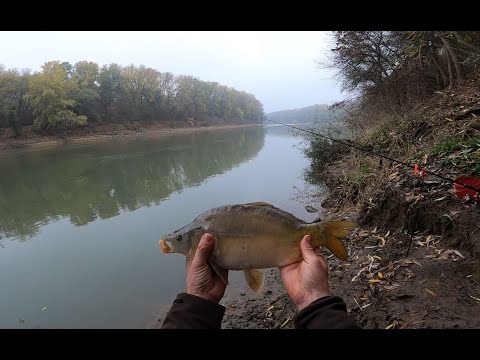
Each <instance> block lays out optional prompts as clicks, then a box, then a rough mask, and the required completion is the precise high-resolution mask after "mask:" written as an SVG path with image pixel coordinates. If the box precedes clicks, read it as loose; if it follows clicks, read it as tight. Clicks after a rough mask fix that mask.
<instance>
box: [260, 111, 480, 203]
mask: <svg viewBox="0 0 480 360" xmlns="http://www.w3.org/2000/svg"><path fill="white" fill-rule="evenodd" d="M267 121H270V122H273V123H275V124H279V125H283V126H288V127H290V128H292V129H295V130H299V131H303V132H306V133H308V134H312V135H315V136H320V137H323V138H325V139H329V140H331V141H335V142H337V143H340V144H343V145H346V146H350V147H353V148H355V149H357V150H360V151H363V152H365V153H367V154H371V155H374V156H378V157H381V158H383V159H386V160H388V161H391V162H394V163H397V164H401V165H404V166H407V167H409V168H414V166H412V165H410V164H409V163H406V162H404V161H401V160H397V159H394V158H391V157H389V156H385V155H382V154H379V153H378V152H376V151H373V150H368V149H365V148H362V147H361V146H358V145H355V144H350V143H348V142H346V141H342V140H339V139H334V138H332V137H330V136H327V135H322V134H319V133H316V132H314V131H311V130H309V129H301V128H299V127H296V126H293V125H288V124H284V123H281V122H278V121H275V120H270V119H267ZM423 171H425V173H428V174H431V175H433V176H436V177H438V178H440V179H442V180H446V181H449V182H451V183H454V184H459V185H462V186H463V187H465V188H467V189H470V190H474V191H476V192H477V193H478V194H480V188H478V187H476V186H473V185H468V184H464V183H462V182H460V181H457V180H454V179H451V178H449V177H446V176H443V175H440V174H437V173H434V172H431V171H429V170H426V169H425V168H424V169H423Z"/></svg>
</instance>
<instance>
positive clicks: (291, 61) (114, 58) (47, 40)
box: [0, 31, 346, 112]
mask: <svg viewBox="0 0 480 360" xmlns="http://www.w3.org/2000/svg"><path fill="white" fill-rule="evenodd" d="M329 36H330V35H329V33H327V32H320V31H298V32H284V31H277V32H272V31H268V32H267V31H265V32H262V31H260V32H256V31H250V32H244V31H238V32H228V31H225V32H222V31H211V32H203V31H196V32H191V31H183V32H167V31H158V32H155V31H153V32H141V31H138V32H120V31H119V32H101V31H100V32H96V31H95V32H94V31H81V32H40V31H38V32H30V31H24V32H10V31H1V32H0V44H1V48H0V64H3V65H5V66H6V67H7V68H18V69H23V68H29V69H32V70H34V71H38V70H40V66H41V65H42V64H43V63H44V62H46V61H51V60H60V61H69V62H70V63H72V64H74V63H75V62H77V61H80V60H88V61H94V62H97V63H99V64H100V65H103V64H109V63H113V62H115V63H118V64H122V65H128V64H131V63H133V64H135V65H141V64H144V65H146V66H149V67H152V68H154V69H157V70H159V71H161V72H167V71H169V72H172V73H174V74H175V75H193V76H196V77H198V78H200V79H201V80H206V81H217V82H219V83H221V84H224V85H228V86H232V87H234V88H236V89H238V90H243V91H246V92H249V93H252V94H254V95H255V96H256V97H257V99H259V100H260V101H261V102H262V103H263V105H264V110H265V112H271V111H277V110H284V109H291V108H300V107H304V106H309V105H313V104H328V103H332V102H334V101H338V100H341V99H343V98H344V97H345V96H346V95H345V94H342V93H341V92H340V90H339V86H338V84H337V83H336V81H335V80H334V79H333V72H332V71H327V70H323V69H318V68H317V66H316V65H315V60H316V59H318V58H319V57H324V56H325V54H326V53H328V52H329V49H330V47H331V40H330V37H329Z"/></svg>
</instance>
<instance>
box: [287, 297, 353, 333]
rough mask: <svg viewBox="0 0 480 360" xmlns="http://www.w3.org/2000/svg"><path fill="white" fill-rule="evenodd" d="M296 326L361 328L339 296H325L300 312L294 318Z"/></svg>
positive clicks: (309, 327) (305, 327) (308, 327)
mask: <svg viewBox="0 0 480 360" xmlns="http://www.w3.org/2000/svg"><path fill="white" fill-rule="evenodd" d="M293 323H294V325H295V327H296V328H304V329H360V326H358V324H356V323H355V321H353V319H352V318H351V317H350V315H348V313H347V305H346V304H345V302H344V301H343V300H342V299H341V298H340V297H338V296H324V297H322V298H320V299H318V300H315V301H314V302H312V303H311V304H310V305H308V306H306V307H305V308H303V309H302V310H300V311H299V312H298V314H297V315H295V316H294V318H293Z"/></svg>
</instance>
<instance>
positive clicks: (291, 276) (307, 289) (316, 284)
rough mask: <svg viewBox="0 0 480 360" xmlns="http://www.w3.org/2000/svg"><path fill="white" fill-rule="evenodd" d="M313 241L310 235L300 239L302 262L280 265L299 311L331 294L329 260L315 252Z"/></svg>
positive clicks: (287, 288) (284, 281) (286, 286)
mask: <svg viewBox="0 0 480 360" xmlns="http://www.w3.org/2000/svg"><path fill="white" fill-rule="evenodd" d="M311 241H312V240H311V237H310V235H305V236H304V237H303V238H302V240H301V241H300V250H301V251H302V257H303V260H302V261H301V262H297V263H294V264H290V265H287V266H283V267H280V275H281V277H282V281H283V284H284V286H285V289H286V290H287V292H288V295H290V298H291V299H292V301H293V303H294V304H295V305H296V306H297V308H298V310H299V311H300V310H302V309H303V308H304V307H306V306H308V305H310V304H311V303H312V302H314V301H315V300H317V299H320V298H322V297H324V296H330V295H331V293H330V286H329V284H328V265H327V262H326V261H325V259H324V258H323V256H322V255H320V254H318V253H316V252H315V250H314V249H313V247H312V243H311Z"/></svg>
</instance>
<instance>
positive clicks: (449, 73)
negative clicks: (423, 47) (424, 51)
mask: <svg viewBox="0 0 480 360" xmlns="http://www.w3.org/2000/svg"><path fill="white" fill-rule="evenodd" d="M445 56H446V57H447V67H448V79H449V83H448V88H449V89H451V88H452V87H453V73H452V62H451V60H450V54H449V53H448V51H445Z"/></svg>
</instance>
